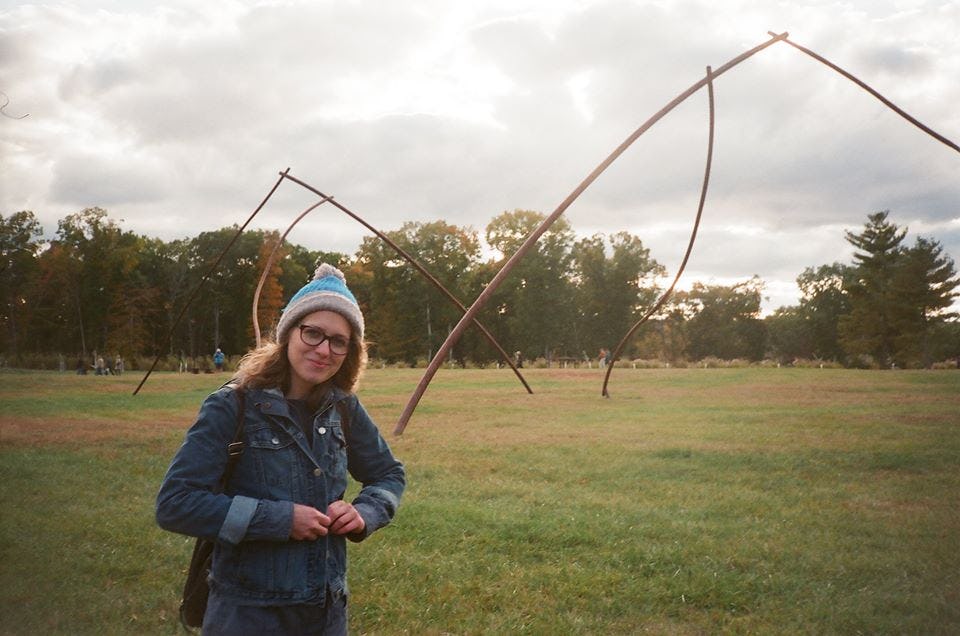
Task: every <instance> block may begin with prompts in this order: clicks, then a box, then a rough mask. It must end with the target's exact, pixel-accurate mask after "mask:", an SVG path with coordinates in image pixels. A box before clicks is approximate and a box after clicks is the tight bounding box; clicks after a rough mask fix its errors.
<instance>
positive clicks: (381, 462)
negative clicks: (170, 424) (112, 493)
mask: <svg viewBox="0 0 960 636" xmlns="http://www.w3.org/2000/svg"><path fill="white" fill-rule="evenodd" d="M245 400H246V406H245V409H244V411H245V412H244V424H243V426H244V431H243V441H244V442H245V449H244V452H243V455H242V456H241V457H240V459H239V461H238V462H237V464H236V467H235V469H234V471H233V476H232V478H231V479H230V482H229V483H228V484H227V485H226V488H225V490H224V492H223V493H220V494H215V493H214V490H215V489H216V487H217V484H218V482H219V480H220V477H221V475H222V474H223V471H224V468H225V467H226V464H227V445H228V444H229V443H230V442H231V441H232V439H233V435H234V432H235V431H236V426H237V409H238V407H239V403H238V400H237V396H236V395H235V392H234V389H233V388H232V386H230V385H228V386H225V387H222V388H221V389H220V390H218V391H216V392H215V393H213V394H211V395H210V396H208V397H207V399H206V400H204V402H203V405H202V406H201V407H200V413H199V415H198V416H197V420H196V422H195V423H194V424H193V426H192V427H191V428H190V430H189V431H188V432H187V435H186V439H185V440H184V442H183V445H182V446H181V447H180V449H179V451H178V452H177V454H176V456H174V458H173V461H172V462H171V464H170V468H169V469H168V470H167V475H166V477H165V478H164V480H163V484H162V485H161V486H160V492H159V494H158V495H157V508H156V515H157V523H158V524H159V525H160V527H162V528H164V529H165V530H170V531H172V532H179V533H181V534H186V535H190V536H195V537H204V538H208V539H213V540H216V546H215V548H214V553H213V567H212V571H211V575H210V587H211V590H215V591H216V592H217V593H218V594H220V595H222V596H223V597H224V598H225V599H228V600H230V601H232V602H235V603H236V604H238V605H261V606H268V605H269V606H282V605H297V604H322V603H323V602H324V598H325V596H326V592H327V590H328V589H329V590H330V592H331V593H333V594H335V595H336V594H346V591H347V584H346V568H347V555H346V543H345V541H344V537H343V536H342V535H328V536H325V537H320V538H319V539H317V540H316V541H294V540H292V539H291V538H290V530H291V526H292V522H293V504H294V502H296V503H300V504H304V505H310V506H313V507H314V508H316V509H318V510H320V511H321V512H325V511H326V509H327V506H328V505H329V504H330V503H331V502H333V501H336V500H338V499H342V498H343V495H344V491H345V490H346V486H347V475H346V474H347V471H349V472H350V474H351V475H352V476H353V478H354V479H355V480H357V481H358V482H360V484H362V487H361V490H360V492H359V493H358V494H357V496H356V498H354V500H353V502H352V503H353V506H354V507H355V508H356V509H357V512H358V513H360V516H361V517H363V521H364V523H365V525H366V527H365V528H364V530H363V531H362V532H361V533H357V534H355V535H351V536H350V537H349V538H350V539H351V540H353V541H362V540H363V539H365V538H366V537H367V536H369V535H370V533H372V532H373V531H375V530H377V529H379V528H382V527H383V526H385V525H387V524H388V523H389V522H390V520H391V519H392V518H393V515H394V513H395V512H396V510H397V506H398V505H399V503H400V496H401V494H402V493H403V489H404V486H405V484H406V482H405V474H404V468H403V464H401V463H400V462H399V461H398V460H397V459H395V458H394V456H393V454H392V453H391V452H390V448H389V447H388V446H387V443H386V441H385V440H384V439H383V437H382V436H381V435H380V433H379V431H378V430H377V427H376V426H375V425H374V423H373V422H372V421H371V420H370V417H369V416H368V415H367V412H366V411H365V410H364V408H363V406H362V405H361V404H360V402H359V401H358V400H357V398H356V396H354V395H353V394H348V393H345V392H343V391H341V390H339V389H337V388H331V390H330V391H329V392H328V396H327V399H326V401H325V402H324V403H323V404H322V405H321V407H320V408H319V410H318V411H317V412H316V413H315V414H314V420H313V443H312V444H311V443H310V441H309V440H308V438H307V436H306V435H305V434H304V432H303V430H302V429H301V428H300V426H298V425H297V423H296V420H295V419H294V417H293V415H292V414H291V413H290V411H289V409H288V406H287V402H286V400H285V399H284V396H283V394H282V393H281V392H280V391H279V390H277V389H268V390H257V389H251V390H248V391H246V398H245ZM337 401H344V404H345V406H346V407H347V408H346V409H344V410H345V411H346V412H347V413H349V414H350V417H349V421H348V423H347V426H346V427H345V426H343V423H342V422H341V421H340V410H339V409H338V408H336V405H335V402H337ZM345 430H346V434H345Z"/></svg>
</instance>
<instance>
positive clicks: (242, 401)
mask: <svg viewBox="0 0 960 636" xmlns="http://www.w3.org/2000/svg"><path fill="white" fill-rule="evenodd" d="M234 393H235V394H236V396H237V427H236V430H235V431H234V433H233V441H232V442H230V443H229V444H227V466H226V468H224V469H223V476H222V477H220V492H223V490H224V488H226V487H227V484H228V483H229V482H230V477H232V476H233V469H234V468H236V467H237V462H238V461H240V456H241V455H243V449H244V448H245V447H246V443H244V441H243V415H244V411H245V409H246V402H247V399H246V398H247V393H246V391H244V390H243V389H242V388H239V387H238V388H236V389H235V390H234Z"/></svg>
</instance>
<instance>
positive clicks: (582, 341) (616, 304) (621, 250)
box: [573, 232, 663, 354]
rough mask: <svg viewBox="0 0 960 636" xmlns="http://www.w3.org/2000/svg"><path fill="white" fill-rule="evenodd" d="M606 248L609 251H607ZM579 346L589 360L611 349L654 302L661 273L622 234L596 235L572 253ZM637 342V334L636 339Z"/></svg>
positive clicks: (643, 250)
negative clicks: (602, 351)
mask: <svg viewBox="0 0 960 636" xmlns="http://www.w3.org/2000/svg"><path fill="white" fill-rule="evenodd" d="M608 245H609V250H608V248H607V246H608ZM573 271H574V276H575V285H576V294H575V296H574V299H575V302H576V308H577V311H578V320H577V334H578V343H577V344H578V346H580V347H581V349H582V350H583V351H588V352H590V353H591V354H592V353H595V352H597V351H598V350H599V349H600V347H605V348H607V349H610V348H613V347H614V346H616V344H617V343H618V342H619V341H620V339H621V338H622V337H623V335H624V334H625V333H626V332H627V330H628V329H630V327H632V326H633V324H634V323H636V321H637V320H638V319H639V318H640V314H641V313H642V311H643V310H645V309H646V308H647V307H649V306H650V305H651V304H652V303H653V302H655V300H656V296H657V289H656V286H655V283H654V279H655V276H657V275H662V274H663V268H662V267H661V266H660V265H659V264H658V263H657V262H656V260H654V259H653V258H651V256H650V250H648V249H647V248H646V247H644V246H643V242H642V241H641V240H640V239H639V238H638V237H636V236H633V235H631V234H629V233H627V232H617V233H615V234H612V235H611V236H610V237H609V238H608V239H607V240H604V237H603V235H600V234H595V235H593V236H591V237H589V238H584V239H581V240H580V241H577V243H576V244H575V245H574V247H573ZM641 337H642V334H641Z"/></svg>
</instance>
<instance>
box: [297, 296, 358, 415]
mask: <svg viewBox="0 0 960 636" xmlns="http://www.w3.org/2000/svg"><path fill="white" fill-rule="evenodd" d="M304 330H308V331H307V335H308V338H307V339H308V340H311V341H312V340H316V339H317V336H318V335H320V334H325V335H326V337H327V338H328V339H326V340H324V341H323V342H321V343H320V344H318V345H313V346H311V345H308V344H307V343H306V342H304V340H303V337H301V334H302V332H303V331H304ZM329 338H333V339H334V340H335V341H336V340H340V339H346V341H347V342H349V341H350V323H348V322H347V319H346V318H344V317H343V316H341V315H340V314H338V313H336V312H334V311H315V312H313V313H312V314H308V315H306V316H304V317H303V319H302V320H301V321H300V323H299V324H298V325H296V326H294V327H293V328H292V329H290V337H289V339H288V340H287V359H288V360H289V361H290V390H289V391H288V392H287V397H289V398H294V399H303V398H305V397H307V396H308V395H309V394H310V391H311V390H312V389H313V388H314V387H315V386H317V385H318V384H323V383H324V382H326V381H327V380H329V379H330V378H332V377H333V376H335V375H336V374H337V371H339V370H340V367H341V366H342V365H343V361H344V360H346V358H347V354H346V353H344V354H342V355H338V354H336V353H333V352H332V351H331V350H330V340H329Z"/></svg>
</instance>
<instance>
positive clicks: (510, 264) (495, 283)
mask: <svg viewBox="0 0 960 636" xmlns="http://www.w3.org/2000/svg"><path fill="white" fill-rule="evenodd" d="M786 37H787V33H782V34H780V35H777V36H774V37H772V38H770V39H769V40H767V41H766V42H764V43H763V44H760V45H758V46H755V47H754V48H752V49H750V50H749V51H746V52H744V53H741V54H740V55H738V56H737V57H735V58H733V59H732V60H730V61H729V62H727V63H726V64H724V65H723V66H721V67H720V68H718V69H717V70H716V72H715V73H712V74H711V76H710V79H711V81H712V79H713V78H715V77H718V76H720V75H722V74H723V73H726V72H727V71H729V70H730V69H731V68H733V67H734V66H736V65H737V64H739V63H740V62H743V61H744V60H746V59H748V58H750V57H752V56H753V55H756V54H757V53H759V52H760V51H762V50H763V49H765V48H767V47H768V46H770V45H772V44H774V43H775V42H778V41H780V40H782V39H784V38H786ZM706 84H707V78H704V79H702V80H700V81H698V82H695V83H694V84H693V85H692V86H690V88H688V89H686V90H685V91H683V92H682V93H680V94H679V95H677V96H676V97H674V98H673V99H672V100H671V101H670V102H669V103H668V104H667V105H666V106H664V107H663V108H661V109H660V110H659V111H658V112H657V113H656V114H655V115H654V116H653V117H651V118H650V119H648V120H647V121H645V122H644V123H643V125H641V126H640V127H639V128H637V129H636V130H635V131H634V132H633V133H632V134H631V135H630V136H629V137H627V138H626V139H625V140H624V141H623V143H621V144H620V145H619V146H617V148H616V149H615V150H614V151H613V152H611V153H610V154H609V155H608V156H607V158H606V159H604V160H603V161H602V162H601V163H600V165H598V166H597V167H596V168H594V169H593V172H591V173H590V174H589V175H587V177H586V178H585V179H584V180H583V181H581V182H580V184H579V185H578V186H577V187H576V188H574V190H573V192H571V193H570V194H569V195H568V196H567V198H566V199H564V200H563V201H562V202H561V203H560V205H559V206H557V209H556V210H554V211H553V212H552V213H551V214H550V216H548V217H547V218H546V219H544V221H543V223H541V224H540V226H539V227H537V229H536V230H534V231H533V232H532V233H531V234H530V236H528V237H527V239H526V240H525V241H524V242H523V245H521V246H520V248H519V249H518V250H517V251H516V253H514V255H513V256H511V257H510V260H508V261H507V262H506V263H505V264H504V266H503V267H502V268H500V271H499V272H497V274H496V276H494V277H493V280H492V281H490V283H489V284H488V285H487V286H486V288H485V289H484V290H483V292H482V293H481V294H480V295H479V296H478V297H477V299H476V300H475V301H474V302H473V304H472V305H471V306H470V311H468V312H467V313H466V314H464V316H463V318H462V319H461V320H460V322H459V323H457V326H456V327H454V328H453V331H451V332H450V335H449V336H447V339H446V341H445V342H444V343H443V345H441V347H440V350H439V351H437V354H436V356H435V357H434V359H433V360H431V362H430V366H428V367H427V370H426V372H425V373H424V374H423V377H422V378H421V379H420V383H419V384H418V385H417V388H416V389H415V390H414V392H413V395H411V397H410V400H409V401H408V402H407V405H406V407H405V408H404V409H403V413H401V414H400V419H399V420H398V421H397V425H396V426H395V427H394V429H393V432H394V434H395V435H401V434H403V429H405V428H406V426H407V423H408V422H409V421H410V416H411V415H413V411H414V409H416V408H417V404H418V403H419V402H420V398H421V397H423V394H424V392H426V390H427V386H428V385H429V384H430V380H432V379H433V376H434V375H436V373H437V369H438V368H439V367H440V361H442V360H443V356H445V355H446V354H447V351H448V350H449V349H450V347H452V346H453V343H454V342H456V341H457V340H458V339H459V338H460V336H461V335H462V334H463V330H464V329H465V328H466V321H468V320H470V319H472V318H473V317H474V316H475V315H476V314H477V312H479V311H480V309H482V308H483V306H484V305H485V304H486V303H487V301H488V300H489V299H490V296H492V295H493V293H494V292H495V291H496V290H497V288H498V287H500V284H501V283H502V282H503V280H504V279H505V278H506V277H507V275H508V274H509V273H510V271H511V270H513V268H514V267H515V266H516V264H517V263H518V262H519V261H520V259H522V258H523V257H524V256H525V255H526V253H527V252H529V251H530V249H531V248H532V247H533V244H534V243H536V242H537V239H539V238H540V237H541V236H542V235H543V234H544V232H546V231H547V229H548V228H549V227H550V226H551V225H553V222H554V221H556V220H557V219H558V218H560V215H561V214H563V213H564V211H566V209H567V208H568V207H570V205H571V204H572V203H573V202H574V201H576V200H577V198H578V197H579V196H580V195H581V194H583V191H584V190H586V189H587V188H588V187H589V186H590V184H592V183H593V182H594V181H596V180H597V177H599V176H600V175H601V174H603V171H604V170H606V169H607V168H608V167H610V164H612V163H613V162H614V161H615V160H616V159H617V158H618V157H619V156H620V155H622V154H623V153H624V151H626V149H627V148H629V147H630V146H631V145H632V144H633V142H635V141H636V140H637V139H638V138H639V137H640V135H642V134H643V133H645V132H646V131H647V130H649V129H650V128H651V127H652V126H653V125H654V124H655V123H657V122H658V121H660V120H661V119H663V117H664V116H665V115H666V114H667V113H669V112H670V111H672V110H673V109H674V108H676V107H677V106H679V105H680V104H681V103H682V102H683V101H684V100H686V99H687V98H688V97H690V96H691V95H693V94H694V93H696V92H697V91H698V90H700V89H701V88H703V87H704V86H705V85H706Z"/></svg>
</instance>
